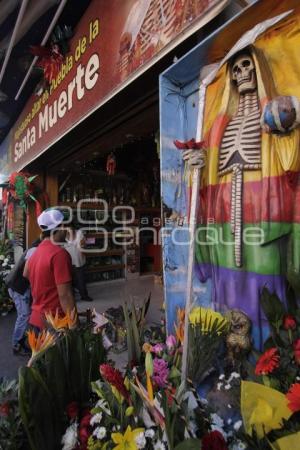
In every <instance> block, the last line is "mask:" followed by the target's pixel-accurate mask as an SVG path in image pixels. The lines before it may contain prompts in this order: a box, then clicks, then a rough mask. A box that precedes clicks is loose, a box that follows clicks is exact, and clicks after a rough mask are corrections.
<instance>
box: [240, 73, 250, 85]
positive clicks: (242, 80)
mask: <svg viewBox="0 0 300 450" xmlns="http://www.w3.org/2000/svg"><path fill="white" fill-rule="evenodd" d="M246 81H247V82H248V81H251V75H250V76H249V77H244V78H241V79H240V80H238V82H237V84H238V86H239V85H240V84H242V83H245V82H246Z"/></svg>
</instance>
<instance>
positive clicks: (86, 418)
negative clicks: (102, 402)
mask: <svg viewBox="0 0 300 450" xmlns="http://www.w3.org/2000/svg"><path fill="white" fill-rule="evenodd" d="M91 417H92V415H91V413H90V411H89V410H87V409H86V410H84V412H83V416H82V419H81V420H80V424H79V431H78V436H79V441H80V444H81V445H80V447H79V448H80V450H86V448H87V442H88V439H89V437H90V435H91V430H92V428H91V425H90V421H91Z"/></svg>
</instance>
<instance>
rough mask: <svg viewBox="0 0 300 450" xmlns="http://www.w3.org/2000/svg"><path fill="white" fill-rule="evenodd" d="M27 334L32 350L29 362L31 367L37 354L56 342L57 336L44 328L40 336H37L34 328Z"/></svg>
mask: <svg viewBox="0 0 300 450" xmlns="http://www.w3.org/2000/svg"><path fill="white" fill-rule="evenodd" d="M27 336H28V344H29V347H30V349H31V352H32V354H31V358H30V360H29V361H28V364H27V365H28V367H30V366H31V364H32V363H33V361H34V359H36V358H37V356H39V355H40V354H41V353H42V352H44V351H45V350H47V348H49V347H51V346H52V345H54V344H55V336H53V334H51V333H50V332H49V331H46V330H43V331H42V332H41V333H39V334H38V336H36V334H35V332H34V331H33V330H30V331H28V333H27Z"/></svg>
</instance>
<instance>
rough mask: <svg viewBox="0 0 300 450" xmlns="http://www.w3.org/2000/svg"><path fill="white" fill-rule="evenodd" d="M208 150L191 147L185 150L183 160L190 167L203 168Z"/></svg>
mask: <svg viewBox="0 0 300 450" xmlns="http://www.w3.org/2000/svg"><path fill="white" fill-rule="evenodd" d="M205 157H206V152H205V150H202V149H200V150H199V149H196V150H194V149H189V150H184V151H183V160H184V161H185V162H186V163H187V164H188V166H189V167H190V168H196V169H201V168H202V167H204V166H205Z"/></svg>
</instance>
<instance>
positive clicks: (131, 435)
mask: <svg viewBox="0 0 300 450" xmlns="http://www.w3.org/2000/svg"><path fill="white" fill-rule="evenodd" d="M143 432H144V428H136V429H135V430H132V429H131V426H130V425H128V427H127V429H126V431H125V433H124V434H122V433H112V434H111V437H112V440H113V441H114V443H115V444H117V445H116V446H115V447H113V448H114V450H137V449H138V447H137V444H136V442H135V439H136V438H137V436H138V435H139V434H140V433H143Z"/></svg>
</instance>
